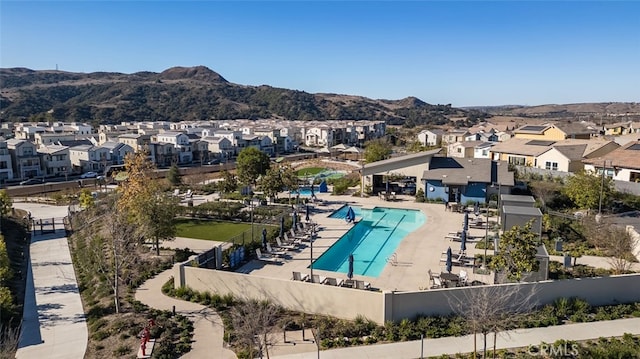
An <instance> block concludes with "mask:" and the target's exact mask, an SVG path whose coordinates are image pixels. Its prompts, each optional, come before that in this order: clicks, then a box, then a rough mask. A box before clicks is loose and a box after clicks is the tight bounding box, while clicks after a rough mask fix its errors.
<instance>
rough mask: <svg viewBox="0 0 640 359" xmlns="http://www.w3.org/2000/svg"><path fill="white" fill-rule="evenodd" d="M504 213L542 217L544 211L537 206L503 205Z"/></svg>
mask: <svg viewBox="0 0 640 359" xmlns="http://www.w3.org/2000/svg"><path fill="white" fill-rule="evenodd" d="M502 213H504V214H522V215H527V216H536V217H542V212H540V208H537V207H521V206H502Z"/></svg>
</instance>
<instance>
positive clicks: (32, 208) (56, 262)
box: [14, 203, 88, 359]
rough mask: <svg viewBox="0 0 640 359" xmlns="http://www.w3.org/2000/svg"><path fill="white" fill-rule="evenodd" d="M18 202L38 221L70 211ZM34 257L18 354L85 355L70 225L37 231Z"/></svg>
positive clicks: (84, 330)
mask: <svg viewBox="0 0 640 359" xmlns="http://www.w3.org/2000/svg"><path fill="white" fill-rule="evenodd" d="M14 207H15V208H20V209H24V210H27V211H29V212H31V216H32V218H33V219H34V220H38V219H51V218H62V217H64V216H65V215H66V213H67V207H66V206H65V207H58V206H49V205H42V204H37V203H15V204H14ZM56 226H57V224H56ZM30 258H31V261H30V264H29V270H28V272H27V286H26V289H25V303H24V311H23V323H22V332H21V338H20V343H19V345H18V351H17V353H16V358H51V359H56V358H64V359H75V358H77V359H81V358H83V357H84V354H85V351H86V348H87V339H88V334H87V324H86V321H85V316H84V310H83V307H82V301H81V299H80V292H79V290H78V283H77V281H76V276H75V272H74V269H73V263H72V261H71V253H70V251H69V245H68V243H67V238H66V237H65V232H64V229H63V228H62V227H60V228H59V229H58V230H56V231H55V232H54V233H49V234H45V235H38V234H36V235H34V236H33V237H32V239H31V247H30Z"/></svg>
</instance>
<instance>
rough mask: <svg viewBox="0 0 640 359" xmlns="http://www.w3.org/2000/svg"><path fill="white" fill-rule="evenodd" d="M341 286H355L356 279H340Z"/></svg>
mask: <svg viewBox="0 0 640 359" xmlns="http://www.w3.org/2000/svg"><path fill="white" fill-rule="evenodd" d="M340 286H341V287H348V288H355V287H356V281H355V280H353V279H345V280H343V281H342V284H341V285H340Z"/></svg>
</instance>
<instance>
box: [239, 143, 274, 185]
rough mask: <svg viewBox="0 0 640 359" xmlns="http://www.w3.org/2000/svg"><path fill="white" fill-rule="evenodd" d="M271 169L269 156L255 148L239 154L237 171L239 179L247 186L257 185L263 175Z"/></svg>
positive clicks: (246, 149) (248, 148) (249, 148)
mask: <svg viewBox="0 0 640 359" xmlns="http://www.w3.org/2000/svg"><path fill="white" fill-rule="evenodd" d="M270 167H271V163H270V161H269V156H267V154H266V153H264V152H260V150H258V149H257V148H255V147H247V148H245V149H244V150H242V151H241V152H240V154H238V158H237V160H236V170H237V172H238V179H239V180H240V182H241V183H243V184H245V185H255V184H256V180H257V179H258V177H260V176H261V175H264V174H265V173H267V170H269V168H270Z"/></svg>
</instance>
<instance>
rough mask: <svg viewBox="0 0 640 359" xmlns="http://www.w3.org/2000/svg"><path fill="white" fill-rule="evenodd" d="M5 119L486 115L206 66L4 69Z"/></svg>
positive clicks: (409, 120)
mask: <svg viewBox="0 0 640 359" xmlns="http://www.w3.org/2000/svg"><path fill="white" fill-rule="evenodd" d="M0 89H1V90H0V109H1V111H0V120H2V121H21V120H30V119H34V120H36V119H37V120H45V119H54V120H60V121H89V122H92V123H94V124H98V123H120V122H121V121H144V120H155V121H183V120H205V119H238V118H248V119H259V118H281V119H284V120H326V119H345V120H383V121H386V122H387V123H389V124H397V125H406V126H410V127H411V126H415V125H424V124H434V125H436V124H438V125H439V124H446V123H448V118H449V117H452V116H455V117H458V118H460V117H462V118H467V117H470V120H469V122H473V121H476V120H477V119H478V118H482V117H483V115H482V114H480V113H479V112H477V111H466V110H462V109H456V108H452V107H451V105H430V104H428V103H426V102H423V101H421V100H419V99H417V98H415V97H409V98H405V99H402V100H374V99H369V98H366V97H361V96H352V95H339V94H310V93H307V92H303V91H294V90H288V89H282V88H275V87H271V86H266V85H263V86H244V85H239V84H234V83H230V82H228V81H227V80H226V79H224V78H223V77H222V76H221V75H220V74H218V73H216V72H214V71H212V70H210V69H209V68H207V67H204V66H197V67H173V68H170V69H167V70H165V71H163V72H161V73H154V72H138V73H133V74H122V73H106V72H95V73H72V72H64V71H34V70H30V69H25V68H10V69H0Z"/></svg>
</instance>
